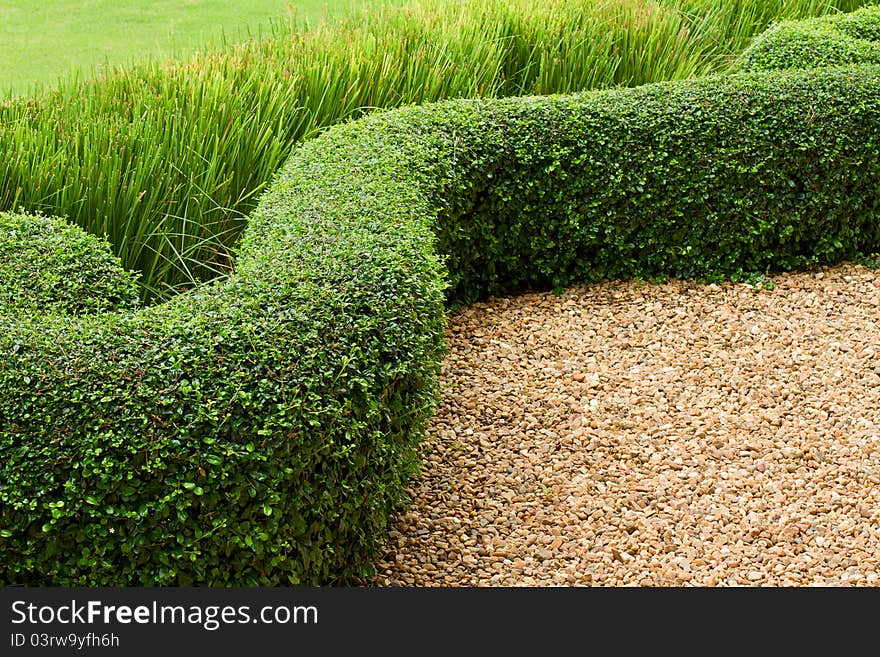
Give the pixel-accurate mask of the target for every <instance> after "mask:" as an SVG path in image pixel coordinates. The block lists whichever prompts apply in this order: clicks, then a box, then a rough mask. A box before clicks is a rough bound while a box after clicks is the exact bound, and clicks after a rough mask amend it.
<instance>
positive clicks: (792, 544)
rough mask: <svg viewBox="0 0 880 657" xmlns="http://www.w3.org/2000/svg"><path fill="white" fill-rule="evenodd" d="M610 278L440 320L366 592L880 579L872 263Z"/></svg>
mask: <svg viewBox="0 0 880 657" xmlns="http://www.w3.org/2000/svg"><path fill="white" fill-rule="evenodd" d="M772 280H773V282H774V283H775V288H774V289H772V290H764V289H755V288H752V287H749V286H747V285H743V284H738V285H735V284H724V285H698V284H695V283H693V282H688V281H673V282H669V283H665V284H660V285H650V284H647V283H639V282H632V281H629V282H612V283H606V284H601V285H592V286H584V287H578V288H573V289H571V290H569V291H568V292H566V293H565V294H564V295H562V296H561V297H557V296H554V295H552V294H535V293H530V294H525V295H521V296H516V297H512V298H499V299H492V300H490V301H489V302H486V303H479V304H475V305H473V306H471V307H468V308H466V309H464V310H463V311H462V312H460V313H459V314H457V315H456V316H454V317H451V318H450V322H449V327H448V344H449V349H450V353H449V355H448V357H447V359H446V361H445V363H444V366H443V374H442V381H443V384H444V389H445V401H444V403H443V405H442V406H441V408H440V409H439V411H438V413H437V415H436V416H435V418H434V419H433V421H432V423H431V427H430V430H429V435H428V438H427V439H426V441H425V443H424V445H423V458H424V460H425V467H424V470H423V473H422V475H421V477H420V478H419V479H418V480H417V481H415V482H414V484H413V486H412V496H413V500H414V502H413V505H412V507H411V509H410V510H409V511H408V512H407V513H406V514H405V515H402V516H401V517H400V518H399V519H397V521H396V523H395V525H394V527H393V529H392V531H391V535H390V540H389V542H388V545H387V550H386V553H385V554H384V555H383V556H382V558H381V559H380V560H379V562H378V564H377V567H378V570H379V574H378V575H377V576H376V577H375V578H373V579H372V580H370V581H369V582H365V583H364V584H365V585H368V586H581V585H587V586H632V585H636V586H691V585H693V586H729V585H745V586H764V585H767V586H807V585H830V586H877V585H880V271H877V270H872V269H868V268H865V267H862V266H857V265H852V264H849V263H845V264H843V265H840V266H837V267H833V268H826V269H821V270H817V271H813V272H806V273H804V272H802V273H796V274H783V275H778V276H774V277H773V278H772Z"/></svg>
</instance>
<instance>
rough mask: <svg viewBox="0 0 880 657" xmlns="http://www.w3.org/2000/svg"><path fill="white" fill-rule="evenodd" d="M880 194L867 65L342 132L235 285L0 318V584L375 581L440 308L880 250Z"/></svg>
mask: <svg viewBox="0 0 880 657" xmlns="http://www.w3.org/2000/svg"><path fill="white" fill-rule="evenodd" d="M878 179H880V73H878V69H877V68H874V67H859V68H856V67H853V68H851V69H836V70H832V69H829V70H815V71H806V72H795V73H772V74H771V73H755V74H748V75H739V76H732V77H728V78H711V79H703V80H694V81H689V82H682V83H664V84H656V85H649V86H646V87H641V88H637V89H628V90H615V91H607V92H593V93H585V94H577V95H573V96H550V97H540V98H534V97H533V98H517V99H506V100H495V101H488V100H484V101H466V100H460V101H447V102H444V103H439V104H434V105H425V106H419V107H410V108H404V109H400V110H394V111H389V112H385V113H382V114H376V115H371V116H370V117H367V118H365V119H361V120H358V121H355V122H351V123H348V124H344V125H340V126H337V127H335V128H332V129H330V130H328V131H327V132H325V133H323V134H322V135H321V136H319V137H317V138H316V139H314V140H312V141H309V142H306V143H304V144H302V145H301V146H300V147H299V148H298V149H297V151H296V152H295V153H294V155H293V156H292V157H291V159H290V160H289V161H288V164H287V165H286V166H285V168H284V170H283V171H282V173H280V174H279V176H278V177H277V178H276V180H275V181H274V182H273V184H272V185H271V187H270V189H269V190H268V191H267V193H266V194H265V195H264V196H263V198H262V199H261V201H260V205H259V208H258V209H257V211H255V213H254V214H253V216H252V217H251V221H250V223H249V226H248V229H247V232H246V234H245V239H244V242H243V244H242V247H241V254H240V258H239V261H238V263H237V271H236V273H235V275H234V276H233V277H231V278H230V279H229V280H227V281H225V282H222V283H219V282H218V283H215V284H212V285H209V286H206V287H205V288H203V289H200V290H197V291H194V292H192V293H190V294H186V295H182V296H180V297H177V298H175V299H173V300H172V301H170V302H168V303H166V304H162V305H159V306H155V307H151V308H147V309H144V310H141V311H138V312H134V313H127V314H125V313H120V314H116V315H110V316H85V317H77V318H69V317H52V316H42V317H40V316H30V317H26V318H24V320H23V321H22V320H18V319H15V318H12V317H10V316H8V315H6V316H4V315H0V527H2V529H0V557H2V558H0V579H2V581H3V582H4V583H7V584H22V583H39V584H50V583H51V584H55V585H60V584H64V585H96V584H101V585H119V584H123V585H129V584H159V585H168V584H175V585H183V584H200V585H237V586H240V585H247V584H275V585H277V584H286V583H295V584H327V583H336V582H344V581H346V580H347V579H348V578H353V577H359V576H362V575H364V574H366V573H369V571H370V569H371V560H372V558H373V557H374V556H375V554H376V551H377V549H378V548H379V546H381V544H382V542H383V540H384V532H385V530H386V528H387V523H388V521H389V518H390V517H391V515H392V514H393V513H395V512H396V511H397V510H399V509H401V508H403V506H404V505H405V504H406V500H407V497H406V486H407V484H408V482H409V481H410V479H411V477H412V476H413V474H414V473H415V472H416V470H417V468H418V461H417V452H416V448H417V445H418V442H419V440H420V439H421V437H422V436H423V435H424V429H425V423H426V421H427V418H428V417H429V415H430V413H431V412H432V409H433V407H434V404H435V403H436V401H437V398H436V395H437V375H438V372H439V363H440V358H441V357H442V353H443V330H444V323H445V322H444V290H445V292H446V297H445V299H446V300H447V301H448V302H450V303H456V302H468V301H469V300H472V299H475V298H479V297H481V296H484V295H487V294H495V293H500V292H503V291H508V290H514V289H517V288H520V287H525V286H535V287H538V286H558V287H564V286H567V285H569V284H571V283H573V282H576V281H593V280H600V279H602V278H609V277H612V278H621V277H628V276H650V275H653V274H665V275H669V276H677V277H690V276H704V277H722V276H731V277H735V276H741V275H744V274H747V273H749V272H759V273H764V272H766V271H767V270H768V269H769V268H771V267H776V268H794V267H799V266H807V265H809V264H813V263H826V262H833V261H837V260H840V259H845V258H848V257H851V256H853V255H855V254H858V253H865V252H870V251H872V250H876V249H877V246H878V244H880V226H878V221H877V212H878V207H880V198H878V189H880V186H878V185H877V180H878ZM438 254H440V255H438ZM441 259H442V260H443V261H444V267H445V269H444V268H441ZM444 271H445V275H444ZM447 280H448V289H445V288H446V286H447V283H446V281H447Z"/></svg>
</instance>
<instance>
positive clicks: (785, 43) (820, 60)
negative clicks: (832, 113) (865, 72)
mask: <svg viewBox="0 0 880 657" xmlns="http://www.w3.org/2000/svg"><path fill="white" fill-rule="evenodd" d="M846 64H880V5H871V6H867V7H862V8H861V9H858V10H856V11H854V12H850V13H847V14H836V15H831V16H824V17H821V18H813V19H807V20H799V21H784V22H781V23H778V24H776V25H774V26H772V27H771V28H770V29H768V30H767V31H766V32H764V33H763V34H761V35H759V36H758V37H756V38H755V39H754V41H753V42H752V43H751V44H750V45H749V47H748V48H746V49H745V50H744V51H743V53H742V55H741V57H740V61H739V68H740V69H742V70H759V69H760V70H771V69H786V68H810V67H821V66H839V65H846Z"/></svg>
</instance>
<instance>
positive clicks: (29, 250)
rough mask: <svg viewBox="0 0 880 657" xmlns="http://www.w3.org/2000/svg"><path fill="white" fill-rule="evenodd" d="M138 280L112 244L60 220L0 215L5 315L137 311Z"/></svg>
mask: <svg viewBox="0 0 880 657" xmlns="http://www.w3.org/2000/svg"><path fill="white" fill-rule="evenodd" d="M137 305H138V287H137V276H136V275H135V274H133V273H131V272H128V271H126V270H125V269H123V267H122V264H121V262H120V261H119V258H117V257H116V256H114V255H113V253H112V251H111V250H110V245H109V244H108V243H107V242H106V241H104V240H100V239H98V238H97V237H95V236H93V235H89V234H88V233H86V232H85V231H83V230H82V229H81V228H79V227H78V226H74V225H72V224H68V223H66V222H65V221H64V220H63V219H60V218H57V217H45V216H42V215H33V214H26V213H18V214H16V213H8V212H4V213H0V312H4V313H12V312H15V311H18V312H49V313H57V314H64V315H77V314H85V313H99V312H106V311H111V310H121V309H133V308H135V307H137Z"/></svg>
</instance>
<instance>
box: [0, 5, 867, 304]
mask: <svg viewBox="0 0 880 657" xmlns="http://www.w3.org/2000/svg"><path fill="white" fill-rule="evenodd" d="M401 4H402V6H398V7H387V8H382V9H375V10H371V11H367V12H364V13H361V14H357V15H355V16H354V17H352V18H350V19H346V20H345V21H340V22H328V23H326V24H323V25H321V26H319V27H317V28H315V29H312V30H308V31H302V30H301V29H300V27H299V26H298V25H293V26H283V27H281V26H279V28H278V32H277V34H274V35H272V37H271V38H267V39H264V40H260V41H254V42H251V43H248V44H245V45H242V46H240V47H235V48H230V49H228V50H224V51H218V52H212V53H205V54H203V55H200V56H198V57H195V58H194V59H192V60H191V61H182V62H176V63H168V64H164V63H161V64H160V63H157V62H151V63H148V64H143V65H137V66H131V67H124V68H120V69H116V70H112V71H109V72H108V73H107V74H106V75H105V76H103V77H101V78H100V79H96V80H87V81H82V82H77V81H68V82H66V83H64V84H61V85H60V86H59V87H58V89H56V90H53V91H51V92H49V93H46V94H43V95H41V96H39V97H36V98H20V99H15V100H11V101H9V102H7V103H5V104H0V210H7V211H17V210H19V209H20V208H22V207H24V208H25V209H26V210H28V211H31V212H43V213H44V214H48V215H57V216H62V217H66V218H68V219H69V220H70V221H71V222H72V223H75V224H77V225H79V226H81V227H83V228H84V229H86V230H87V231H88V232H90V233H92V234H94V235H98V236H101V237H103V236H107V238H108V240H109V241H110V244H111V245H112V248H113V251H114V253H115V254H116V255H117V256H119V257H120V259H121V260H122V263H123V265H124V267H125V268H126V269H129V270H134V271H138V272H139V273H140V274H141V275H140V277H139V282H140V284H141V286H142V290H141V293H142V297H143V300H144V301H145V302H154V301H157V300H162V299H165V298H169V297H171V296H173V295H174V294H176V293H177V292H178V291H180V289H182V288H186V287H191V286H193V285H196V284H198V283H199V282H200V281H204V280H208V279H211V278H214V277H217V276H223V275H226V274H227V273H229V271H230V269H231V267H232V266H233V262H234V259H235V247H236V244H237V241H238V239H239V236H240V235H241V231H242V229H243V227H244V225H245V223H246V216H247V214H248V213H249V212H250V211H251V210H252V209H253V208H254V205H255V203H256V201H257V199H258V198H259V195H260V194H261V193H262V191H263V190H264V189H265V186H266V184H267V183H268V181H269V180H270V179H271V177H272V176H273V175H274V174H275V172H276V171H277V170H278V169H279V167H280V166H281V165H282V164H283V163H284V161H285V160H286V159H287V157H288V156H289V155H290V152H291V149H292V148H293V146H294V144H295V143H297V142H298V141H300V140H302V139H304V138H306V137H309V136H312V135H314V134H315V132H316V131H318V130H321V129H323V128H325V127H327V126H330V125H333V124H335V123H338V122H339V121H341V120H345V119H349V118H353V117H356V116H359V115H362V114H364V113H366V112H369V111H373V110H375V109H378V108H390V107H396V106H401V105H406V104H410V103H421V102H428V101H435V100H440V99H444V98H455V97H499V96H512V95H542V94H553V93H570V92H576V91H582V90H586V89H595V88H606V87H612V86H637V85H640V84H644V83H648V82H656V81H661V80H673V79H684V78H689V77H693V76H700V75H705V74H714V73H720V72H724V71H725V70H727V69H728V68H729V67H730V66H731V64H732V63H733V62H734V61H735V57H736V55H737V54H738V53H739V52H740V51H741V50H742V49H743V48H744V47H745V46H746V45H747V44H748V43H749V41H750V39H751V38H752V36H754V35H755V34H757V33H759V32H761V31H763V30H764V29H765V27H766V26H767V25H768V24H769V23H770V22H771V21H778V20H782V19H794V18H804V17H810V16H819V15H826V14H828V13H830V12H835V11H838V10H851V9H854V8H856V7H860V6H862V5H864V4H865V1H864V0H794V1H792V0H724V2H720V1H718V0H639V1H638V2H632V1H629V0H626V1H617V0H614V1H609V2H593V1H592V0H540V1H538V2H536V1H535V0H484V1H481V2H472V1H471V0H412V1H410V2H406V3H401Z"/></svg>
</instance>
